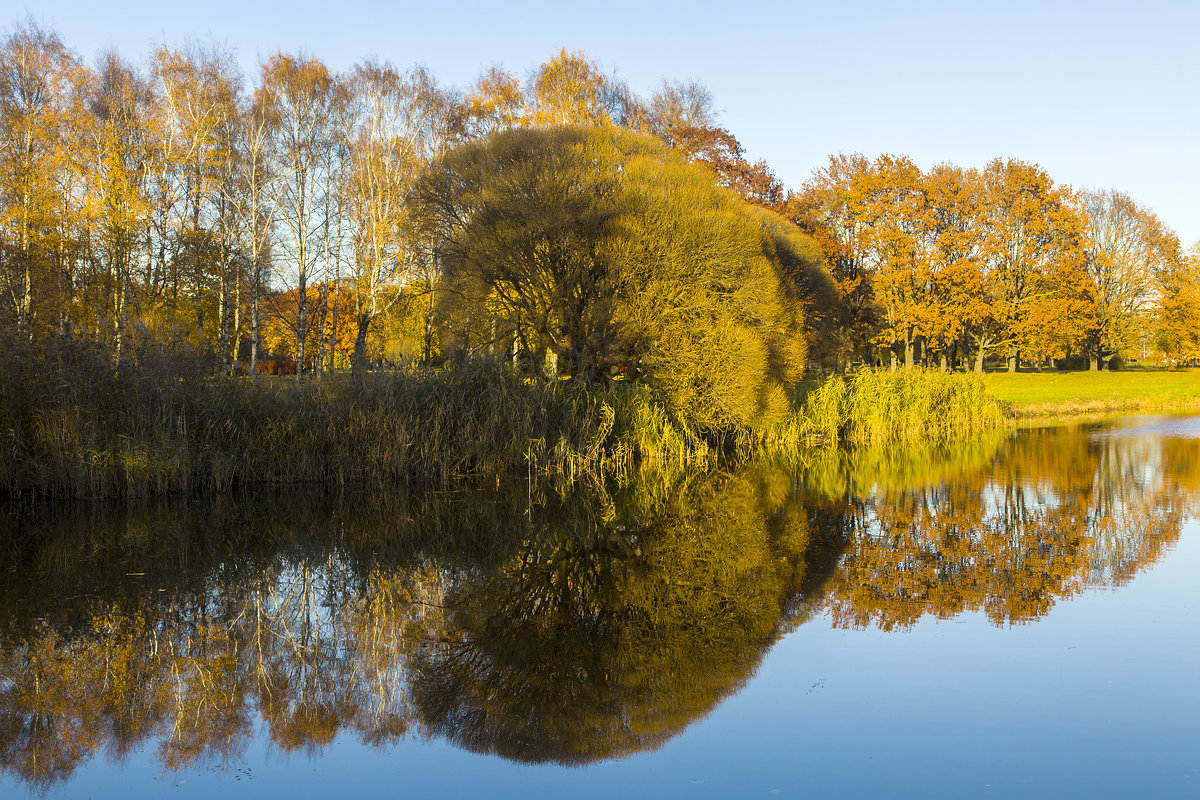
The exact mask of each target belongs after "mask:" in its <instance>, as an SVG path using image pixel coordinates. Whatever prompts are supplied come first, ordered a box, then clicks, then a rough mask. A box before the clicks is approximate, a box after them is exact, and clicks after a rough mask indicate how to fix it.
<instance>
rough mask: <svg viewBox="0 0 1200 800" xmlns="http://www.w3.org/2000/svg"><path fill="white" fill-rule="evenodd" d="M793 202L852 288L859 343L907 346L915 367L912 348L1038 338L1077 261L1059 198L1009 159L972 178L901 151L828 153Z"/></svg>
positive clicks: (1074, 233)
mask: <svg viewBox="0 0 1200 800" xmlns="http://www.w3.org/2000/svg"><path fill="white" fill-rule="evenodd" d="M789 208H790V209H791V211H792V214H793V216H794V217H795V218H797V219H798V222H799V223H800V224H801V225H802V227H805V228H807V229H808V230H813V231H814V232H816V235H818V236H819V238H820V239H821V240H822V242H823V243H825V244H827V250H826V252H827V256H828V257H829V258H830V267H831V269H832V270H833V272H834V274H835V275H836V276H837V277H838V279H839V281H840V282H841V283H842V285H843V287H844V289H845V290H846V291H847V293H848V296H853V295H851V294H850V293H853V294H854V295H857V300H858V303H859V307H858V309H857V313H856V315H855V319H853V320H852V324H855V325H857V326H860V330H859V339H860V341H870V342H873V343H874V344H875V345H877V346H879V347H881V348H883V349H884V350H885V352H886V351H887V350H891V351H892V352H893V353H898V352H903V353H904V354H905V358H906V361H907V362H908V363H910V364H911V363H912V359H913V357H914V348H915V347H916V346H917V345H920V346H921V347H923V349H925V350H926V352H930V351H933V352H940V353H941V354H943V355H945V353H946V352H948V351H949V350H951V349H952V348H957V347H960V346H961V347H964V348H968V349H971V350H975V351H976V352H982V351H985V350H987V349H988V348H994V347H997V346H999V345H1008V346H1010V347H1013V348H1017V347H1026V348H1029V347H1034V346H1035V345H1039V344H1041V345H1044V344H1045V343H1043V342H1040V341H1039V340H1038V337H1037V336H1036V335H1035V332H1036V331H1040V330H1044V329H1045V327H1044V320H1045V319H1046V318H1047V317H1048V316H1053V315H1054V314H1059V315H1061V314H1062V313H1063V312H1064V306H1063V305H1061V303H1060V302H1059V301H1061V299H1062V297H1061V296H1060V295H1062V296H1066V295H1063V293H1062V292H1059V286H1063V287H1067V286H1069V285H1070V278H1069V276H1070V275H1072V274H1074V273H1076V272H1078V269H1079V266H1080V265H1081V264H1082V258H1081V254H1082V251H1081V249H1080V236H1079V224H1078V220H1077V219H1076V218H1075V217H1074V216H1073V212H1072V209H1071V208H1070V206H1069V204H1068V203H1067V202H1066V197H1065V195H1064V194H1063V193H1062V192H1061V191H1060V190H1058V189H1055V188H1054V186H1053V182H1052V181H1051V180H1050V179H1049V177H1048V176H1046V174H1045V173H1044V172H1042V171H1041V170H1040V169H1038V168H1037V167H1036V166H1034V165H1029V164H1025V163H1023V162H1020V161H1016V160H1007V161H1005V160H1002V159H996V160H994V161H993V162H992V163H991V164H989V165H988V168H987V169H986V170H985V171H984V172H983V173H979V172H976V171H975V170H964V169H961V168H959V167H955V166H953V165H950V164H940V165H937V166H935V167H933V168H932V169H930V170H928V171H922V170H921V169H919V168H918V167H917V166H916V165H915V164H914V163H913V162H912V161H911V160H910V159H908V158H907V157H904V156H891V155H883V156H880V157H878V158H876V159H875V160H874V161H868V160H867V159H866V158H864V157H863V156H861V155H852V156H845V155H841V156H835V157H833V158H831V159H830V163H829V165H828V167H826V168H825V169H823V170H819V171H818V172H816V173H815V174H814V176H813V178H812V180H811V181H809V183H808V184H807V185H806V186H805V187H804V189H803V191H802V192H801V193H800V194H799V195H794V196H793V197H792V199H791V200H790V201H789ZM1068 294H1069V293H1068ZM868 304H869V306H868ZM1045 304H1049V305H1048V306H1047V305H1045ZM1056 304H1057V305H1056ZM852 308H853V305H852ZM1059 330H1060V331H1061V328H1060V329H1059ZM1043 349H1045V348H1044V347H1043Z"/></svg>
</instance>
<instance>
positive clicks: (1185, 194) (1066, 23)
mask: <svg viewBox="0 0 1200 800" xmlns="http://www.w3.org/2000/svg"><path fill="white" fill-rule="evenodd" d="M26 11H29V12H32V13H33V14H34V16H35V18H36V19H37V20H39V22H41V23H43V24H44V25H47V26H48V27H51V28H53V29H54V30H56V31H57V32H58V33H59V34H60V35H61V36H62V38H63V40H64V41H65V42H66V43H67V44H68V45H70V46H72V47H74V48H75V49H76V50H77V51H78V52H79V53H80V54H82V55H83V56H84V57H85V58H86V59H88V60H89V61H92V60H93V59H94V56H95V55H96V53H97V52H98V51H99V50H100V49H101V48H104V47H107V46H113V47H116V49H117V50H119V51H120V52H121V53H122V55H124V56H126V57H127V58H132V59H142V58H144V57H145V56H146V54H148V53H149V51H150V48H151V47H152V46H153V45H154V44H156V43H160V42H163V41H166V42H167V43H170V44H179V43H182V42H184V41H185V40H187V39H189V38H192V39H200V40H207V39H216V40H218V41H223V42H226V43H228V44H229V45H231V46H232V47H233V48H234V49H235V50H236V52H237V53H238V55H239V57H240V59H241V61H242V64H243V68H244V69H245V70H246V72H247V75H248V76H252V75H253V74H254V72H255V71H256V69H257V64H258V62H259V61H260V60H261V59H265V58H267V57H268V56H270V55H271V54H272V53H274V52H275V51H277V50H286V51H297V50H304V51H306V52H308V53H311V54H313V55H316V56H319V57H321V58H323V59H324V60H325V61H326V62H327V63H328V64H329V65H330V66H331V67H333V68H335V69H345V68H347V67H349V66H350V65H352V64H353V63H354V62H355V61H357V60H359V59H360V58H362V57H364V56H367V55H375V56H379V57H382V58H386V59H388V60H390V61H392V62H393V63H396V64H398V65H401V66H407V65H409V64H412V63H414V62H421V63H424V64H425V65H426V66H428V67H429V68H431V69H432V70H433V71H434V73H435V74H437V76H438V77H439V79H440V80H441V81H443V82H445V83H451V84H456V85H459V86H466V85H467V84H469V83H471V82H472V81H473V80H474V78H475V76H476V75H477V74H478V73H479V71H480V70H481V69H482V68H484V67H487V66H488V65H490V64H493V63H500V64H503V65H504V66H505V67H507V68H509V69H512V70H515V71H517V72H518V73H520V74H522V75H524V74H525V73H526V72H527V71H528V70H530V69H531V68H532V67H534V66H535V65H537V64H538V63H539V62H541V61H544V60H545V59H547V58H548V57H549V56H550V55H551V54H553V53H554V52H555V51H557V49H558V48H559V47H566V48H568V49H572V50H574V49H582V50H584V51H586V52H587V54H588V55H589V56H591V57H592V58H593V59H595V60H597V61H598V62H600V64H601V65H602V66H604V67H605V68H606V69H610V70H611V69H616V71H617V72H618V74H619V75H620V76H621V77H623V78H624V79H625V80H626V81H628V82H629V83H630V85H631V86H632V87H633V88H634V89H635V90H638V91H639V92H641V93H648V92H649V91H650V90H652V89H653V87H654V86H656V85H657V84H658V83H659V81H660V80H661V79H662V78H664V77H672V78H696V79H699V80H701V81H703V82H704V83H706V84H707V85H708V86H709V87H710V88H711V89H712V91H713V94H714V95H715V97H716V101H717V107H718V108H719V109H721V111H722V116H721V121H722V123H723V124H724V125H725V126H726V127H728V128H729V129H730V130H731V131H733V133H734V134H735V135H737V136H738V138H739V139H740V140H741V141H742V142H743V144H745V146H746V148H747V150H748V152H749V155H750V156H751V158H754V159H759V158H763V159H766V160H767V162H768V163H769V164H770V165H771V166H772V167H773V168H774V170H775V172H776V174H777V175H778V176H779V177H780V179H782V180H783V182H784V183H785V184H786V185H787V186H788V187H793V188H794V187H796V186H798V185H799V184H800V183H802V182H803V181H804V180H805V179H806V178H807V177H808V176H809V175H810V174H811V172H812V171H813V169H815V168H817V167H820V166H821V165H823V164H824V163H825V161H826V159H827V157H828V156H829V155H830V154H833V153H838V152H846V153H851V152H862V153H864V154H866V155H868V156H874V155H878V154H880V153H885V152H886V153H897V154H906V155H909V156H911V157H912V158H914V159H915V160H916V161H917V162H918V163H919V164H921V165H922V166H930V165H932V164H934V163H937V162H940V161H951V162H954V163H956V164H960V165H962V166H980V167H981V166H983V165H984V164H986V162H987V161H988V160H990V159H991V158H993V157H995V156H1005V157H1015V158H1021V159H1024V160H1026V161H1032V162H1036V163H1038V164H1040V165H1042V166H1043V167H1044V168H1045V169H1046V170H1047V171H1048V172H1049V173H1050V175H1051V176H1052V177H1054V178H1055V180H1057V181H1058V182H1060V183H1068V184H1071V185H1074V186H1076V187H1081V188H1082V187H1101V188H1107V187H1115V188H1118V189H1121V190H1124V191H1126V192H1128V193H1129V194H1130V195H1132V196H1133V197H1134V199H1135V200H1137V201H1138V202H1139V203H1141V204H1143V205H1145V206H1148V207H1150V208H1151V209H1153V210H1154V211H1155V212H1156V213H1158V215H1159V216H1160V217H1162V219H1163V220H1164V222H1166V224H1167V225H1169V226H1171V227H1172V228H1174V229H1175V230H1176V231H1177V232H1178V233H1179V234H1180V237H1181V239H1182V240H1183V242H1184V245H1185V246H1187V245H1189V244H1190V243H1191V242H1193V241H1195V240H1197V239H1200V199H1198V196H1197V193H1196V191H1195V190H1194V187H1196V186H1198V185H1200V154H1198V153H1197V147H1198V145H1200V136H1197V131H1198V130H1200V50H1198V49H1197V47H1196V45H1195V37H1196V32H1197V31H1198V30H1200V2H1158V1H1156V0H1148V1H1147V2H1141V3H1137V4H1132V3H1130V4H1125V3H1107V2H1054V0H1046V1H1045V2H1025V0H1015V2H1004V3H990V2H980V3H967V2H961V1H960V2H940V1H939V2H923V1H922V0H914V1H912V2H904V3H899V2H825V3H808V2H790V3H774V2H770V3H767V2H764V3H756V2H741V3H737V2H727V3H712V2H705V1H704V0H696V1H694V2H686V3H678V2H664V3H656V2H652V0H642V2H627V1H626V0H614V1H613V2H605V3H596V2H579V3H571V2H519V1H516V0H514V1H513V2H507V3H505V2H477V1H476V0H460V2H451V3H448V4H445V5H439V4H437V3H435V2H420V3H407V2H397V3H393V4H391V5H390V6H385V5H384V4H382V3H371V2H361V1H360V0H333V2H321V3H317V2H308V0H296V1H295V2H286V3H284V2H255V1H254V0H242V2H231V1H230V0H214V1H213V2H204V1H203V0H200V2H194V3H188V4H183V3H179V4H176V3H164V2H161V0H160V1H159V2H143V1H142V0H129V1H123V0H114V2H108V3H99V2H95V0H90V1H89V2H80V1H79V0H39V2H37V3H36V4H27V5H24V6H23V5H21V4H20V3H19V2H18V3H13V4H12V5H11V6H9V10H8V13H7V14H0V25H3V26H4V27H6V28H7V27H11V25H12V24H13V23H15V22H16V21H17V19H18V17H20V16H23V15H24V13H25V12H26Z"/></svg>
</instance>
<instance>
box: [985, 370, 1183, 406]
mask: <svg viewBox="0 0 1200 800" xmlns="http://www.w3.org/2000/svg"><path fill="white" fill-rule="evenodd" d="M985 381H986V382H987V385H988V388H990V389H991V390H992V392H993V393H994V394H995V395H996V397H997V398H999V399H1000V400H1002V401H1004V402H1006V403H1011V404H1012V406H1013V410H1014V411H1015V412H1016V414H1017V416H1021V417H1041V416H1056V415H1064V414H1078V413H1109V412H1112V413H1116V412H1122V411H1185V410H1196V409H1200V371H1196V372H1191V371H1175V372H1172V371H1168V370H1128V371H1123V372H1042V373H1037V372H1018V373H1014V374H1010V373H1007V372H994V373H991V374H989V375H987V376H986V377H985Z"/></svg>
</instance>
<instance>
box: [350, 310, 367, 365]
mask: <svg viewBox="0 0 1200 800" xmlns="http://www.w3.org/2000/svg"><path fill="white" fill-rule="evenodd" d="M370 324H371V315H370V314H367V313H365V312H364V313H361V314H359V315H358V331H357V332H356V333H355V335H354V363H353V364H351V369H352V370H353V371H354V380H355V381H356V382H357V381H359V380H361V379H362V377H363V375H365V374H366V372H367V328H368V327H369V326H370Z"/></svg>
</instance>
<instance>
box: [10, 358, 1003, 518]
mask: <svg viewBox="0 0 1200 800" xmlns="http://www.w3.org/2000/svg"><path fill="white" fill-rule="evenodd" d="M0 345H3V347H2V348H0V434H2V435H3V439H2V440H0V447H2V450H0V493H3V494H8V495H34V494H41V495H50V496H56V497H113V496H125V497H138V496H151V495H157V494H164V493H171V492H196V491H208V490H225V489H229V488H232V487H234V486H241V485H247V484H255V483H278V484H287V483H309V482H311V483H321V484H326V485H335V486H338V485H348V484H362V483H370V482H379V483H387V484H390V485H397V484H400V485H411V486H439V485H446V484H449V483H451V482H455V481H459V480H462V479H464V478H476V479H478V478H484V479H488V480H492V479H495V480H499V479H500V478H501V477H502V476H505V475H510V474H528V475H531V476H532V475H536V476H551V477H554V478H556V479H560V480H563V481H565V482H568V483H569V482H572V481H575V480H577V479H579V478H580V477H581V476H585V475H590V476H599V475H603V474H615V473H620V472H622V471H628V470H630V469H632V468H634V467H637V468H638V469H639V470H646V469H651V470H665V471H667V472H672V471H676V470H685V471H692V470H696V469H701V470H703V469H708V468H711V467H713V466H715V465H716V464H717V463H718V462H719V461H720V460H721V459H723V458H726V457H727V456H730V455H733V456H734V457H735V458H739V457H752V456H755V455H758V454H762V453H764V452H767V453H774V454H781V453H782V454H790V456H791V457H793V458H794V457H795V456H796V455H797V454H798V453H800V452H801V449H802V448H803V447H804V446H805V445H806V444H808V443H811V441H812V440H813V439H820V440H824V441H830V442H885V441H891V440H896V439H915V438H926V439H930V440H940V439H943V438H946V437H948V436H951V435H954V434H956V433H965V432H969V431H973V430H979V429H981V428H986V427H989V426H993V425H995V424H996V423H997V422H998V420H999V418H1000V406H999V404H998V403H997V402H996V401H995V400H994V399H993V398H991V396H990V395H989V394H988V393H987V391H986V389H985V388H984V386H983V384H982V382H981V381H979V379H978V378H976V377H974V376H967V375H956V376H946V375H938V374H933V373H897V374H894V375H893V374H888V373H870V372H866V373H858V374H856V375H853V376H850V377H848V378H844V379H843V378H831V379H829V380H827V381H826V382H825V383H823V384H821V385H819V386H817V387H816V388H815V389H813V390H812V391H810V392H809V393H808V394H807V395H806V396H805V397H804V398H803V400H802V401H801V402H800V404H799V407H798V411H795V412H793V413H792V414H791V416H790V417H789V418H788V420H787V421H785V422H783V423H779V424H774V425H769V426H768V425H764V426H760V427H758V428H744V429H736V430H708V431H705V430H699V429H697V428H696V427H695V426H693V425H691V424H689V422H688V421H687V420H684V419H681V418H679V417H677V416H674V415H673V414H672V413H671V412H669V411H668V410H667V407H666V406H665V405H664V404H663V403H661V402H659V401H658V400H657V398H656V397H655V395H654V394H653V392H652V390H650V389H649V388H647V387H645V386H640V385H636V384H630V383H622V382H618V383H614V384H612V385H611V386H610V387H608V388H604V389H601V388H597V387H587V386H581V385H578V384H577V383H576V382H575V381H555V380H542V379H530V378H524V377H522V376H520V375H518V374H516V373H514V372H513V371H512V370H510V369H508V368H507V367H505V366H503V365H486V364H476V365H468V366H464V367H460V368H456V369H449V370H442V371H414V372H398V373H384V374H372V375H368V376H366V378H365V379H363V380H359V381H353V380H351V378H350V377H349V376H333V377H329V376H326V377H325V378H323V379H307V380H305V381H303V382H300V383H296V382H295V381H294V380H292V379H287V378H261V379H260V380H258V381H257V382H256V381H253V380H251V379H249V378H246V377H239V378H213V377H211V375H210V373H208V372H207V371H206V369H205V368H204V367H203V365H199V364H193V363H192V362H189V361H188V360H187V359H185V358H179V357H175V356H172V355H171V354H164V353H147V354H143V355H142V357H140V358H138V359H137V360H136V361H135V362H132V363H130V364H127V365H123V366H122V368H121V369H120V370H115V369H114V368H113V367H112V363H111V360H110V358H109V356H108V354H107V353H105V352H104V351H102V350H100V349H98V348H92V347H90V346H88V345H86V344H79V343H71V342H67V343H62V342H58V343H54V344H51V345H46V346H41V347H31V346H30V345H29V344H28V343H25V342H19V343H13V342H0Z"/></svg>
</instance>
